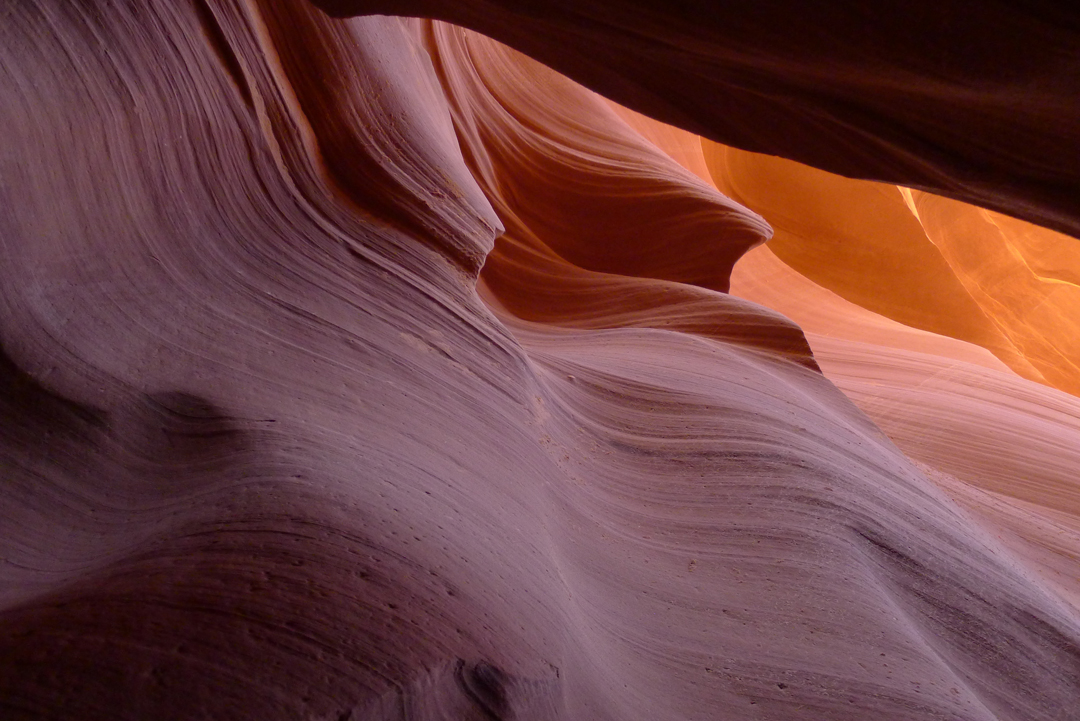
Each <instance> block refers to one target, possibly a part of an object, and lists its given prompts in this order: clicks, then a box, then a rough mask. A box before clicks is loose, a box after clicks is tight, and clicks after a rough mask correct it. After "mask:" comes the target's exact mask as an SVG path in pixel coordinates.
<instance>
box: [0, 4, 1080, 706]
mask: <svg viewBox="0 0 1080 721" xmlns="http://www.w3.org/2000/svg"><path fill="white" fill-rule="evenodd" d="M470 12H472V11H471V10H470ZM431 14H436V13H434V12H433V13H431ZM523 27H526V28H527V27H528V25H523ZM1061 32H1064V30H1062V31H1061ZM0 34H2V36H3V39H4V42H3V44H2V45H0V47H3V48H4V49H3V50H2V51H0V52H2V55H0V58H2V59H0V97H3V99H4V102H3V103H2V104H0V122H2V127H4V128H7V129H9V136H8V138H7V139H6V140H7V142H6V144H5V147H4V151H3V156H2V161H0V163H2V164H0V204H2V205H0V223H2V225H0V269H2V272H3V274H4V275H3V278H4V283H3V284H2V285H0V343H2V347H3V356H2V357H0V414H2V420H0V468H2V469H3V475H2V480H0V483H2V484H3V486H2V495H0V499H2V500H0V559H2V562H0V716H3V717H4V718H12V719H39V718H54V717H56V718H60V717H63V718H79V719H97V718H102V719H104V718H108V719H142V718H154V719H170V718H175V719H190V718H251V719H278V718H280V719H295V718H312V719H324V718H325V719H368V718H371V719H387V720H390V719H443V718H445V719H451V718H452V719H472V718H476V719H486V718H500V719H613V720H614V719H643V720H644V719H697V718H708V719H745V718H762V719H773V718H776V719H780V718H783V719H800V718H802V719H820V718H830V719H845V718H850V719H865V718H867V717H874V718H880V719H935V718H958V719H995V718H996V719H1067V718H1069V714H1070V713H1072V711H1073V705H1072V704H1073V702H1074V701H1075V699H1076V697H1077V695H1078V693H1080V651H1078V649H1080V616H1078V613H1077V609H1076V608H1075V606H1073V605H1070V603H1069V602H1068V601H1067V600H1066V598H1065V597H1064V596H1063V595H1062V594H1061V593H1060V592H1059V591H1060V589H1058V588H1055V587H1052V586H1050V585H1048V584H1046V583H1043V581H1042V580H1041V579H1040V578H1039V577H1037V576H1036V574H1035V573H1034V572H1033V570H1032V569H1033V568H1034V567H1035V565H1036V563H1037V559H1036V560H1034V561H1033V560H1031V559H1029V558H1025V557H1023V556H1021V555H1018V554H1016V553H1015V551H1014V549H1013V548H1012V547H1009V546H1007V545H1006V544H1004V543H1002V542H1001V541H1000V540H999V539H997V538H995V536H994V535H993V534H992V533H990V532H989V531H987V530H986V528H984V527H983V526H981V525H979V524H978V523H976V521H974V520H973V519H972V517H971V516H970V515H968V513H967V512H966V511H964V510H963V509H962V508H961V507H960V506H959V505H958V504H957V503H956V501H955V500H954V498H953V497H952V496H950V495H949V494H948V493H946V492H945V491H943V490H941V488H940V487H939V486H938V485H936V484H935V483H934V482H932V481H931V479H929V478H928V477H927V475H926V474H925V473H924V472H923V470H920V468H919V467H917V466H916V465H915V464H914V463H913V462H912V461H910V460H909V459H908V458H907V457H906V456H904V454H903V453H902V452H901V451H900V450H899V449H898V448H897V447H896V446H895V445H893V443H892V441H890V440H889V439H888V438H887V437H886V436H885V435H884V434H883V433H882V432H881V431H880V430H879V429H878V428H877V427H876V426H875V425H874V424H873V422H871V420H870V419H868V418H867V416H866V415H864V414H863V413H862V412H861V411H860V410H859V409H858V408H856V406H855V405H854V404H853V403H852V402H851V401H850V400H848V398H847V397H845V396H844V395H843V393H841V392H840V391H839V390H838V389H837V388H836V387H835V386H834V385H833V384H832V383H831V382H830V381H829V380H827V379H826V377H824V376H823V375H822V374H821V373H820V372H819V371H818V370H817V368H818V366H817V363H816V362H815V360H814V358H813V356H812V355H811V354H810V350H809V346H808V345H807V343H806V339H805V338H803V336H802V334H801V331H800V330H799V329H798V327H797V326H795V324H794V323H793V322H792V321H790V320H788V319H786V318H784V317H782V316H780V315H779V314H778V313H776V312H773V311H770V310H768V309H766V308H764V307H761V306H759V305H756V304H754V303H751V302H748V301H744V300H739V299H736V298H733V297H731V296H728V295H725V294H723V293H720V292H718V291H717V288H721V289H722V288H726V287H727V280H728V278H727V274H728V272H729V270H730V267H731V263H733V262H734V260H735V259H736V258H737V257H738V256H739V255H740V254H741V253H742V252H744V251H745V250H746V249H747V248H749V247H751V246H753V245H755V244H756V243H758V242H760V241H762V240H764V239H765V238H767V237H768V235H769V233H770V230H769V228H768V226H767V224H765V222H764V221H763V220H762V219H761V218H760V217H759V216H757V215H756V214H755V213H753V211H752V209H746V208H742V207H741V206H739V205H738V204H737V203H734V202H733V201H730V200H729V199H727V198H725V197H724V196H722V195H720V194H719V193H718V192H717V191H716V190H715V188H711V187H708V186H707V185H705V184H703V183H702V181H700V180H699V179H697V178H696V177H694V176H691V175H690V174H689V173H687V172H684V171H683V170H682V169H680V168H679V167H678V166H677V165H676V164H675V163H674V162H673V161H671V160H670V159H669V158H667V157H666V156H665V155H664V154H663V153H661V152H660V151H659V150H658V149H657V148H655V147H653V146H652V145H650V144H649V143H648V142H647V141H646V140H644V139H643V138H642V137H641V136H638V135H636V134H635V133H633V132H631V131H630V130H629V129H628V126H625V125H620V123H622V121H621V120H619V119H618V117H617V116H616V115H614V114H612V113H611V112H609V111H608V110H606V106H605V105H604V104H603V103H602V102H600V101H598V100H597V101H595V102H594V100H593V99H594V97H595V96H592V95H591V94H589V93H587V92H586V91H584V90H582V89H580V88H577V87H576V86H573V85H572V84H570V83H568V82H566V81H563V80H562V79H559V78H557V77H555V76H554V75H553V74H546V71H545V72H541V71H540V70H538V69H536V68H535V66H533V65H531V64H530V63H531V61H526V60H524V59H520V58H519V59H514V58H513V57H512V56H511V54H509V53H507V52H506V51H504V50H502V49H499V48H498V47H496V46H495V45H494V44H493V43H491V42H490V41H487V40H485V39H484V38H481V37H479V36H475V35H470V36H468V37H466V35H465V34H463V33H462V32H461V31H458V30H456V29H453V28H448V27H447V26H443V25H439V24H431V23H426V22H420V21H407V20H399V19H395V18H384V17H369V18H359V19H354V20H348V21H344V20H331V19H329V18H328V17H326V16H324V15H323V14H322V13H321V12H320V11H318V10H316V9H315V8H314V7H311V6H309V5H307V4H305V3H301V2H295V3H294V2H288V3H275V2H269V1H266V2H255V3H250V4H246V5H239V4H234V3H229V2H217V1H214V2H209V3H207V4H206V5H198V6H187V5H185V4H180V5H177V4H176V3H171V2H153V3H147V4H138V5H124V4H117V5H110V6H108V7H107V8H106V7H104V6H101V7H99V6H96V5H91V4H86V3H66V2H51V3H50V2H35V3H29V2H28V3H22V4H20V5H19V6H17V7H16V8H14V9H12V10H11V11H10V12H9V13H8V15H7V18H6V20H5V23H4V24H3V27H2V28H0ZM494 34H497V33H494ZM515 37H516V36H515ZM545 37H548V36H545ZM550 37H551V38H556V37H558V36H557V35H551V36H550ZM1055 37H1056V36H1055ZM468 38H471V39H468ZM546 42H548V45H547V46H545V47H547V48H548V50H547V53H548V54H550V53H551V52H552V48H555V47H556V44H557V42H563V43H567V42H568V41H566V40H565V39H564V40H561V41H557V40H554V39H549V40H548V41H546ZM569 42H570V44H569V45H567V46H568V47H571V46H572V42H573V38H571V39H570V41H569ZM521 46H522V49H524V50H531V49H532V48H531V46H530V44H529V43H525V42H523V43H522V44H521ZM603 50H604V48H603V47H598V48H597V52H596V62H597V67H601V66H602V65H603V62H605V61H604V56H603V52H602V51H603ZM573 52H574V54H575V55H580V53H581V48H580V47H577V49H575V50H574V51H573ZM536 54H537V55H538V56H540V57H541V58H542V59H547V60H550V58H547V57H544V55H545V53H541V52H537V53H536ZM620 58H621V56H612V58H610V60H609V61H606V62H610V65H608V66H607V67H609V68H610V70H608V71H607V72H608V73H609V75H607V76H605V77H609V78H617V77H619V73H624V72H625V73H628V74H629V76H630V77H632V71H633V66H625V67H623V66H620V65H619V64H618V63H619V62H620ZM661 65H662V64H661ZM782 74H783V73H781V75H782ZM475 78H484V80H483V81H482V82H474V81H475ZM519 81H520V82H522V83H524V82H535V83H536V85H535V88H534V90H533V91H532V92H526V91H524V90H523V91H521V92H519V93H517V94H515V93H508V92H506V89H507V88H508V87H509V88H512V87H513V85H514V83H515V82H519ZM796 81H797V78H795V79H794V80H792V82H796ZM601 89H603V88H601ZM500 93H501V94H500ZM544 93H551V95H550V97H549V96H548V95H544ZM672 93H673V95H672V97H673V98H675V100H672V101H671V102H672V103H673V104H674V105H678V102H679V101H678V99H677V96H678V93H677V92H676V90H675V89H674V88H673V89H672ZM612 94H614V95H618V94H619V93H617V92H615V90H614V89H613V90H612ZM629 95H630V99H633V97H637V96H638V95H640V93H639V92H637V91H634V92H632V93H630V94H629ZM536 97H544V98H548V100H547V101H546V102H545V103H544V104H542V105H538V104H536V103H532V104H530V102H529V99H530V98H536ZM658 97H659V96H658ZM1054 97H1057V96H1054ZM622 99H624V100H625V99H627V98H622ZM661 104H664V103H661ZM945 106H946V107H952V106H950V105H948V103H947V102H946V104H945ZM641 109H643V110H650V109H652V110H655V108H654V107H652V106H649V104H647V103H645V104H643V105H642V106H641ZM553 118H556V119H557V118H566V119H568V120H567V122H566V124H565V125H562V124H560V123H557V122H554V120H553ZM748 118H749V119H748V120H747V121H746V122H759V120H755V119H754V118H753V116H752V114H751V115H750V116H748ZM707 121H708V118H707V117H702V118H697V119H696V120H695V122H698V123H704V122H707ZM875 127H876V125H875V124H873V123H871V124H870V125H868V126H867V128H866V130H867V132H870V133H872V132H873V131H874V129H875ZM1054 127H1056V126H1054ZM1051 129H1052V128H1051ZM717 132H720V130H718V131H717ZM882 137H883V138H884V140H883V141H882V142H884V143H893V142H894V141H895V139H894V138H892V137H889V136H882ZM962 151H963V148H960V149H959V150H958V151H957V152H958V153H961V154H962ZM861 152H863V151H862V150H859V151H856V152H853V154H852V155H850V156H844V157H840V156H838V157H840V159H839V160H838V161H837V162H838V163H840V164H841V165H843V164H846V163H858V162H860V161H859V157H861V156H860V153H861ZM1033 157H1034V156H1033ZM1031 162H1032V163H1036V164H1037V162H1039V161H1038V160H1032V161H1031ZM845 167H846V166H845ZM872 171H873V168H872V167H870V166H867V172H872ZM575 180H576V181H579V184H577V185H575V183H574V181H575ZM994 183H999V185H994ZM976 185H978V186H979V187H990V188H997V187H1000V189H1001V196H1000V198H1002V201H1001V202H1002V203H1003V204H1006V205H1008V204H1009V203H1014V202H1016V198H1017V197H1021V196H1023V193H1021V192H1020V191H1018V190H1016V187H1018V186H1014V185H1011V184H1010V183H1008V182H1004V181H1000V179H999V178H998V177H997V176H996V175H995V173H994V172H993V171H990V170H988V171H986V173H985V175H983V176H980V177H979V179H978V183H976ZM1021 185H1022V184H1021ZM950 187H951V186H950ZM973 187H974V186H973ZM942 189H948V188H944V187H943V188H942ZM1023 197H1027V196H1023ZM560 199H562V200H563V201H564V202H562V203H560ZM598 204H604V205H603V207H604V208H605V213H606V216H605V217H607V218H610V221H608V222H605V223H603V224H601V225H603V226H604V228H600V227H599V226H597V228H599V230H605V229H607V226H608V225H609V224H618V223H623V224H625V234H626V236H627V237H629V236H631V235H632V234H633V233H635V232H640V230H641V228H642V227H646V226H645V223H646V221H649V222H652V223H653V224H652V225H648V226H647V227H648V228H649V229H650V231H649V232H650V234H651V236H655V238H656V242H657V243H666V244H667V245H665V246H663V247H665V248H669V249H670V251H671V256H672V257H671V258H670V259H669V258H666V257H664V254H663V253H656V257H657V263H658V264H660V265H663V269H662V270H658V271H656V272H655V273H653V274H652V277H639V276H649V275H650V274H649V273H646V272H640V269H637V268H630V267H629V266H628V265H626V264H632V263H633V261H634V256H635V254H633V253H631V254H627V255H625V257H620V256H617V253H615V251H616V250H625V249H620V248H614V247H613V254H614V255H612V256H607V255H605V254H604V253H603V249H604V247H605V244H608V245H612V246H614V244H616V243H618V242H620V238H621V237H622V233H620V232H619V231H618V228H617V227H616V228H614V229H613V230H611V231H610V235H606V236H605V235H602V234H600V233H599V230H598V229H597V228H594V229H593V231H590V232H585V230H581V232H580V233H575V232H572V231H574V229H575V228H577V229H586V230H587V229H588V228H590V226H589V225H588V223H589V222H590V221H591V220H595V219H590V217H589V214H590V213H591V212H592V211H593V210H594V209H595V208H596V207H598ZM1010 207H1012V206H1010ZM1032 207H1036V206H1034V205H1033V206H1032ZM537 208H542V209H544V210H543V212H539V211H537V210H536V209H537ZM642 208H646V209H647V210H646V211H643V210H642ZM687 208H690V209H691V210H692V212H690V213H685V214H684V211H685V210H686V209H687ZM1038 208H1040V209H1041V210H1038V212H1040V213H1041V212H1044V211H1045V213H1044V215H1045V217H1048V218H1049V217H1057V216H1052V212H1051V211H1054V212H1056V210H1055V208H1056V209H1060V208H1059V206H1052V204H1051V205H1045V204H1044V205H1041V206H1038ZM1047 208H1049V209H1050V210H1047ZM1033 212H1034V211H1033ZM530 213H531V215H530ZM557 213H561V214H562V215H561V216H560V217H558V218H554V217H553V216H554V215H555V214H557ZM635 213H636V215H635ZM575 214H577V215H578V216H580V223H575V222H574V216H575ZM1036 214H1037V213H1036ZM651 215H655V216H656V217H658V218H660V220H656V218H655V217H654V218H650V217H648V216H651ZM669 216H670V222H669V221H667V220H665V219H666V218H668V217H669ZM1063 222H1064V221H1063ZM1070 222H1071V221H1070ZM687 228H689V230H687ZM568 229H569V230H568ZM695 229H705V230H695ZM504 231H505V234H504ZM706 231H707V232H709V233H714V234H716V235H717V238H714V239H710V242H715V243H716V245H715V246H711V247H715V248H716V249H717V250H716V253H717V255H718V256H719V255H724V254H725V253H726V254H728V255H729V256H730V257H728V256H724V258H723V262H720V261H717V265H716V266H715V267H714V268H712V270H711V271H710V273H711V275H709V274H705V275H703V276H702V277H700V278H699V277H696V276H695V277H694V278H693V280H694V281H695V282H697V283H698V284H699V285H701V286H708V288H704V287H691V286H688V285H685V284H683V283H682V282H681V281H685V280H688V278H687V277H685V276H684V275H681V274H685V273H689V272H691V271H693V272H697V268H696V266H695V265H694V264H693V263H691V262H688V261H680V258H684V257H685V256H683V255H682V254H683V253H689V252H692V251H693V250H694V248H695V245H694V243H692V242H691V240H688V239H692V237H693V235H694V232H703V233H704V232H706ZM721 236H722V237H721ZM646 241H647V239H646V240H642V239H641V238H638V239H637V240H636V241H635V242H638V243H641V244H642V246H641V247H642V248H643V249H645V250H647V249H648V247H647V246H648V243H647V242H646ZM557 243H562V245H561V246H559V247H558V250H559V251H560V252H554V251H553V250H552V249H553V248H555V247H556V244H557ZM643 252H644V250H643ZM575 254H577V255H575ZM485 259H486V260H487V262H488V266H487V267H485V269H484V271H483V276H480V268H481V265H482V264H483V263H484V262H485ZM574 260H576V261H577V262H579V263H581V264H582V265H584V266H589V265H593V266H595V267H581V266H577V265H573V264H572V263H571V262H570V261H574ZM609 260H610V262H611V263H612V264H613V265H612V266H611V267H607V266H604V267H601V265H602V264H603V263H605V262H607V261H609ZM619 263H622V264H623V265H619ZM597 264H600V265H597ZM631 276H633V277H631ZM478 277H480V278H481V279H480V280H479V281H478ZM702 278H705V279H704V280H703V279H702ZM714 281H715V282H714ZM838 382H839V381H838ZM1010 388H1011V386H1010ZM987 402H989V401H987ZM1010 518H1012V517H1010Z"/></svg>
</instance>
